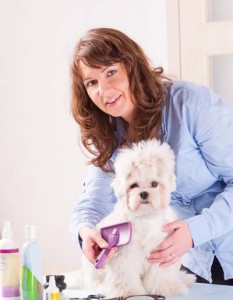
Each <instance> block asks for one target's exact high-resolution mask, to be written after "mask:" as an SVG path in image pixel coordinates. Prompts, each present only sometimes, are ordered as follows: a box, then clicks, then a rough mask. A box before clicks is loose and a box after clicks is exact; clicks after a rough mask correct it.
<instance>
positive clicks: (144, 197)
mask: <svg viewBox="0 0 233 300" xmlns="http://www.w3.org/2000/svg"><path fill="white" fill-rule="evenodd" d="M148 196H149V193H148V192H141V193H140V197H141V198H142V199H143V200H146V199H147V198H148Z"/></svg>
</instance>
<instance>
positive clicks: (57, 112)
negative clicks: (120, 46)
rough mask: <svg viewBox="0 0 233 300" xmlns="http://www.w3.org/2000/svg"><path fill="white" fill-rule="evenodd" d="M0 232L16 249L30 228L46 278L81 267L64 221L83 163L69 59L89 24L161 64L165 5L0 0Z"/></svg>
mask: <svg viewBox="0 0 233 300" xmlns="http://www.w3.org/2000/svg"><path fill="white" fill-rule="evenodd" d="M0 20H1V26H0V37H1V40H0V43H1V46H0V228H2V226H3V221H4V220H10V221H11V222H12V226H13V229H14V233H15V238H16V239H17V240H18V242H19V245H20V247H21V246H22V243H23V241H24V226H25V224H35V225H36V227H37V231H38V241H39V243H40V246H41V250H42V257H43V271H44V273H45V274H48V273H55V272H62V271H69V270H72V269H74V268H77V267H78V266H79V256H80V250H79V247H78V246H77V245H76V244H75V243H74V242H73V241H72V240H71V237H70V234H69V232H68V222H69V217H70V214H71V211H72V208H73V207H74V205H75V202H76V201H77V198H78V195H79V193H80V190H81V186H82V183H83V180H84V176H85V172H86V166H85V164H84V160H85V158H84V156H83V154H82V153H81V151H80V149H79V146H78V128H77V126H76V124H75V123H74V121H73V120H72V117H71V115H70V108H69V102H70V79H69V62H70V58H71V54H72V51H73V48H74V45H75V43H76V41H77V40H78V39H79V38H80V37H81V35H83V33H84V32H85V31H86V30H88V29H90V28H92V27H100V26H106V27H114V28H117V29H120V30H123V31H124V32H125V33H127V34H128V35H130V36H131V37H132V38H133V39H135V40H136V41H137V42H138V43H139V44H140V45H141V46H142V47H143V48H144V50H145V51H146V53H147V55H148V56H149V57H150V58H151V60H152V61H153V62H154V64H155V65H163V66H164V67H165V68H166V66H167V31H166V7H165V1H164V0H140V1H135V0H117V1H112V0H1V1H0Z"/></svg>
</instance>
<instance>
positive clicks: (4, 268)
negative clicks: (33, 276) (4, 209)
mask: <svg viewBox="0 0 233 300" xmlns="http://www.w3.org/2000/svg"><path fill="white" fill-rule="evenodd" d="M0 299H12V300H13V299H20V276H19V248H18V246H17V244H16V242H15V241H14V240H13V232H12V228H11V223H10V222H9V221H4V227H3V231H2V239H1V240H0Z"/></svg>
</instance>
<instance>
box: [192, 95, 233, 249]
mask: <svg viewBox="0 0 233 300" xmlns="http://www.w3.org/2000/svg"><path fill="white" fill-rule="evenodd" d="M194 120H195V121H194V138H195V140H196V143H197V145H198V147H199V149H200V151H201V154H202V156H203V159H204V160H205V164H206V167H207V168H208V169H209V171H210V172H211V173H212V174H213V176H214V177H215V178H216V181H219V182H221V183H222V185H223V186H224V187H225V189H224V190H223V191H222V192H221V193H219V194H218V195H217V197H216V198H215V199H214V202H213V203H212V205H211V206H210V207H209V208H204V209H203V210H202V212H201V214H200V215H197V216H194V217H191V218H189V219H187V220H186V222H187V223H188V225H189V228H190V230H191V233H192V237H193V242H194V245H195V246H198V245H200V244H202V243H204V242H207V241H210V240H212V239H215V238H217V237H219V236H222V235H224V234H226V233H228V232H229V231H232V230H233V110H232V108H231V107H230V106H229V105H227V104H226V103H225V102H223V100H222V99H221V98H220V97H219V96H218V95H216V94H215V93H213V92H212V91H210V90H208V89H206V90H205V92H204V93H202V96H201V97H200V98H199V100H198V103H197V105H196V107H195V112H194ZM197 176H198V174H197Z"/></svg>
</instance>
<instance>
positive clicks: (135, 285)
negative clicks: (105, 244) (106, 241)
mask: <svg viewBox="0 0 233 300" xmlns="http://www.w3.org/2000/svg"><path fill="white" fill-rule="evenodd" d="M174 164H175V163H174V155H173V152H172V150H171V149H170V147H169V146H168V145H167V144H166V143H163V144H160V143H159V142H158V141H157V140H155V139H153V140H149V141H142V142H139V143H138V144H133V146H132V148H125V149H123V150H121V151H120V154H119V155H118V157H117V159H116V163H115V173H116V177H115V179H114V181H113V188H114V192H115V195H116V196H117V198H118V201H117V203H116V205H115V206H114V209H113V211H112V213H110V214H109V215H108V216H107V217H105V218H104V219H103V220H102V221H101V222H100V223H99V224H98V226H97V228H101V227H105V226H109V225H112V224H117V223H121V222H126V221H130V222H131V223H132V240H131V242H130V243H129V244H128V245H125V246H121V247H119V248H118V250H117V252H116V253H115V254H114V257H113V258H112V260H111V262H110V263H109V264H108V265H107V266H106V267H105V269H99V270H97V269H95V267H94V266H93V265H92V264H91V263H89V262H88V260H87V259H86V258H85V257H84V259H83V264H84V266H83V268H84V269H83V273H82V274H83V276H84V279H85V287H86V288H88V289H89V290H92V291H95V292H97V293H102V294H104V295H106V296H107V297H116V296H120V295H123V296H128V295H140V294H160V295H164V296H169V295H177V294H183V293H186V292H187V291H188V286H190V285H191V284H192V283H193V282H194V281H195V276H194V275H190V274H186V273H184V272H183V271H180V262H179V261H178V262H176V263H174V264H173V265H171V266H169V267H167V268H160V267H159V265H158V264H157V263H149V262H148V261H147V257H148V256H149V254H150V252H151V251H152V249H155V248H156V246H157V245H158V244H159V243H161V242H162V240H163V239H164V238H165V237H166V236H167V234H168V233H165V232H162V231H161V227H162V226H163V225H164V224H166V223H167V222H171V221H174V220H175V218H176V217H175V215H174V213H173V212H172V211H171V209H170V208H169V201H170V194H171V192H172V191H174V190H175V188H176V184H175V174H174Z"/></svg>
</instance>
